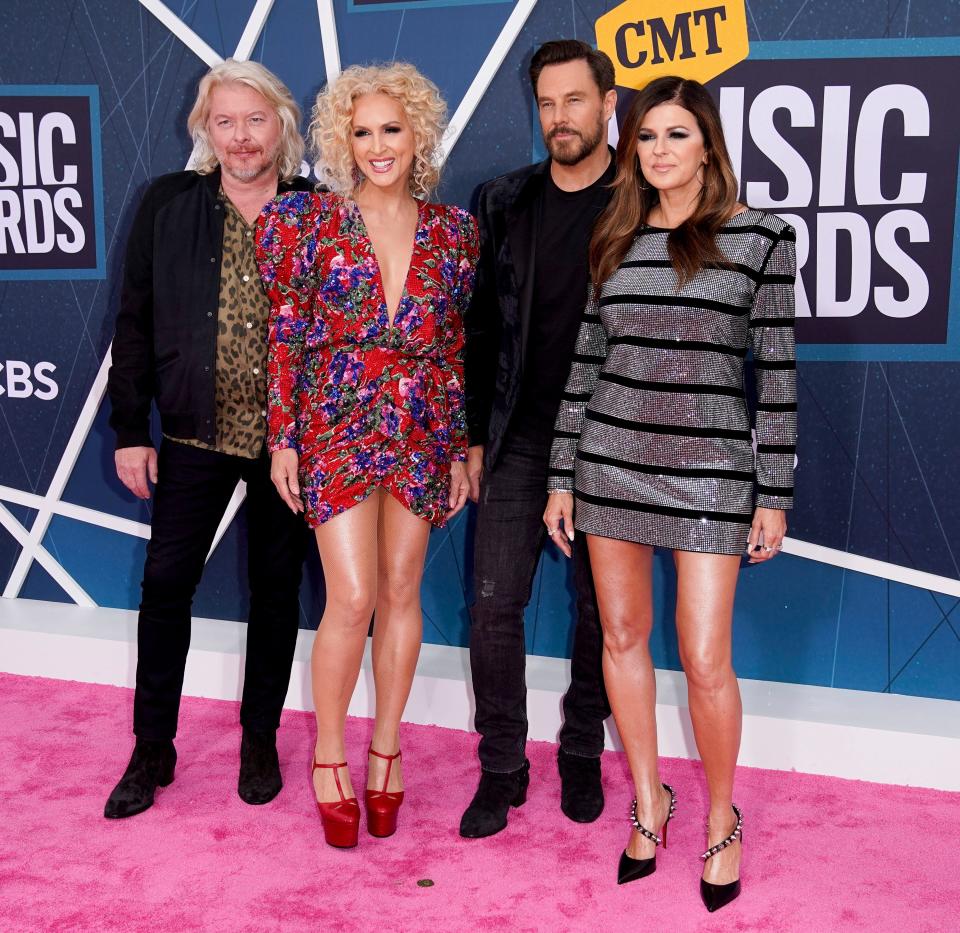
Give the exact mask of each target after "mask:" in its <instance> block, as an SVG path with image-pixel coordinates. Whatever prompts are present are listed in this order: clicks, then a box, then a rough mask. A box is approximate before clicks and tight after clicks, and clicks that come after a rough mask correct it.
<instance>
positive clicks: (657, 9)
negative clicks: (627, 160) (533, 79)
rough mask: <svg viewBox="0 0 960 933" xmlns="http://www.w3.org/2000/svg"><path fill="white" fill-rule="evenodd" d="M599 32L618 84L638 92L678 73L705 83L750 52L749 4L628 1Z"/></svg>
mask: <svg viewBox="0 0 960 933" xmlns="http://www.w3.org/2000/svg"><path fill="white" fill-rule="evenodd" d="M596 33H597V46H598V47H599V48H600V49H601V51H603V52H606V53H607V55H609V56H610V59H611V60H612V61H613V66H614V69H615V72H616V81H617V84H618V85H620V86H621V87H626V88H634V89H636V90H639V89H640V88H642V87H644V86H645V85H647V84H649V83H650V82H651V81H652V80H653V79H654V78H659V77H661V76H663V75H673V74H682V75H683V76H684V77H685V78H693V79H694V80H696V81H700V82H702V83H704V84H705V83H706V82H707V81H709V80H710V79H711V78H715V77H716V76H717V75H718V74H720V73H721V72H724V71H726V70H727V69H728V68H731V67H733V66H734V65H735V64H737V62H740V61H743V59H745V58H746V57H747V53H748V52H749V50H750V44H749V40H748V38H747V14H746V9H745V5H744V0H729V2H724V3H710V2H706V3H699V4H698V3H691V2H690V0H683V2H678V0H662V2H659V3H651V2H649V0H626V2H625V3H621V4H620V5H619V6H617V7H614V8H613V9H612V10H610V12H609V13H606V14H604V15H603V16H601V17H600V18H599V19H598V20H597V21H596Z"/></svg>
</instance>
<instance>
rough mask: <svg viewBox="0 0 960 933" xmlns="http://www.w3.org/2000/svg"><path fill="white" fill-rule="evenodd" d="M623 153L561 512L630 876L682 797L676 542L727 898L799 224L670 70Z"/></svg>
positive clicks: (560, 484) (562, 439) (699, 97)
mask: <svg viewBox="0 0 960 933" xmlns="http://www.w3.org/2000/svg"><path fill="white" fill-rule="evenodd" d="M617 163H618V170H617V177H616V180H615V181H614V194H613V199H612V200H611V202H610V206H609V207H608V208H607V210H606V212H605V213H604V214H603V215H602V217H601V218H600V220H599V222H598V224H597V228H596V230H595V232H594V236H593V242H592V243H591V255H590V271H591V280H592V282H593V283H594V285H593V287H592V291H591V294H590V297H589V301H588V303H587V308H586V312H585V314H584V317H583V323H582V325H581V328H580V334H579V338H578V342H577V348H576V355H575V357H574V362H573V366H572V369H571V371H570V376H569V379H568V381H567V385H566V389H565V392H564V396H563V401H562V402H561V405H560V411H559V413H558V415H557V421H556V426H555V436H554V443H553V449H552V453H551V464H550V467H551V469H550V480H549V485H550V490H551V493H552V495H551V496H550V501H549V505H548V507H547V510H546V512H545V514H544V522H545V523H546V526H547V531H548V533H549V534H550V536H551V538H552V540H553V541H554V542H555V543H556V544H557V545H558V546H559V547H560V548H561V550H563V551H564V553H566V554H568V555H569V552H570V547H569V540H572V538H573V534H574V526H575V527H576V529H577V530H578V531H580V532H581V533H585V534H586V535H587V543H588V546H589V551H590V562H591V565H592V566H593V574H594V581H595V584H596V589H597V599H598V603H599V607H600V616H601V621H602V624H603V630H604V658H603V666H604V679H605V681H606V686H607V692H608V694H609V696H610V704H611V706H612V708H613V713H614V716H615V717H616V722H617V729H618V731H619V733H620V736H621V739H622V740H623V745H624V749H625V751H626V753H627V757H628V760H629V763H630V769H631V773H632V776H633V781H634V785H635V789H636V801H635V803H634V808H633V812H632V815H631V822H632V824H633V827H634V831H633V833H632V835H631V838H630V841H629V844H628V845H627V848H626V851H625V852H624V853H623V855H622V856H621V860H620V867H619V880H620V882H621V883H623V882H626V881H633V880H635V879H637V878H641V877H644V876H645V875H649V874H651V873H652V872H653V871H654V869H655V867H656V861H655V853H656V847H657V846H658V845H660V844H661V842H663V843H665V842H666V826H667V822H668V821H669V819H670V817H671V816H672V815H673V811H674V806H675V799H674V796H673V791H672V790H671V789H670V788H669V787H668V786H667V785H663V784H662V783H661V781H660V777H659V773H658V769H657V739H656V718H655V712H654V710H655V704H656V683H655V679H654V671H653V662H652V660H651V657H650V652H649V644H648V642H649V636H650V630H651V626H652V621H653V606H652V582H651V577H652V574H651V569H652V556H653V548H654V547H666V548H670V549H671V550H672V551H673V554H674V562H675V565H676V569H677V609H676V624H677V634H678V641H679V648H680V658H681V661H682V663H683V668H684V671H685V673H686V678H687V685H688V691H689V708H690V715H691V719H692V721H693V729H694V736H695V738H696V741H697V748H698V751H699V753H700V757H701V759H702V761H703V765H704V771H705V773H706V778H707V784H708V788H709V793H710V811H709V814H708V818H707V851H706V852H704V854H703V856H702V858H703V860H704V863H705V864H704V873H703V879H702V881H701V886H700V888H701V896H702V897H703V900H704V903H705V905H706V906H707V908H708V909H709V910H711V911H712V910H716V909H717V908H719V907H722V906H723V905H724V904H726V903H729V901H731V900H733V898H734V897H736V896H737V894H739V892H740V881H739V874H740V873H739V869H740V836H741V815H740V811H739V809H737V807H735V806H734V805H733V778H734V769H735V767H736V761H737V754H738V751H739V745H740V728H741V718H742V717H741V706H740V693H739V689H738V687H737V680H736V675H735V674H734V671H733V667H732V664H731V625H732V618H733V600H734V591H735V589H736V582H737V575H738V571H739V568H740V555H741V554H742V553H743V552H744V551H746V552H747V554H748V556H749V560H750V562H752V563H755V562H759V561H765V560H769V559H770V558H772V557H774V556H775V555H776V554H777V553H778V552H779V550H780V543H781V541H782V539H783V536H784V534H785V532H786V519H785V512H786V510H787V509H789V508H790V507H791V505H792V496H793V462H794V453H795V449H796V383H795V369H796V365H795V362H794V343H793V316H794V304H793V283H794V276H795V271H796V270H795V265H796V263H795V249H794V244H795V237H794V232H793V230H792V228H791V227H790V226H789V225H788V224H786V223H785V222H784V221H783V220H781V219H780V218H779V217H776V216H775V215H773V214H766V213H764V212H762V211H758V210H750V209H748V208H745V207H744V206H743V205H741V204H738V203H737V200H736V199H737V188H738V186H737V181H736V178H735V176H734V173H733V169H732V167H731V164H730V159H729V156H728V154H727V150H726V146H725V144H724V140H723V132H722V128H721V124H720V116H719V113H718V112H717V108H716V105H715V104H714V102H713V100H712V98H711V97H710V95H709V94H708V93H707V91H706V90H705V89H704V88H703V86H702V85H700V84H698V83H697V82H695V81H687V80H684V79H681V78H660V79H658V80H657V81H654V82H652V83H651V84H650V85H648V86H647V88H646V89H644V90H643V91H642V92H641V93H639V94H638V95H637V96H636V97H635V98H634V101H633V104H632V105H631V107H630V110H629V112H628V115H627V118H626V120H625V122H624V124H623V129H622V135H621V137H620V143H619V146H618V150H617ZM748 351H750V352H752V356H753V372H754V379H755V385H756V396H757V404H756V420H755V430H756V445H755V446H754V445H752V443H751V422H750V415H749V413H748V410H747V402H746V394H745V391H744V360H745V357H746V356H747V353H748ZM574 503H575V504H576V507H575V509H574ZM574 514H575V521H574ZM568 539H569V540H568Z"/></svg>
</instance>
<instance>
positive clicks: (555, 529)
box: [547, 528, 560, 536]
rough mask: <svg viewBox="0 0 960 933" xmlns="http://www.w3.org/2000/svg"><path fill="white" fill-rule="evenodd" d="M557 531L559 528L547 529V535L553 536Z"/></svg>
mask: <svg viewBox="0 0 960 933" xmlns="http://www.w3.org/2000/svg"><path fill="white" fill-rule="evenodd" d="M559 530H560V529H559V528H548V529H547V534H548V535H551V536H552V535H555V534H556V533H557V532H558V531H559Z"/></svg>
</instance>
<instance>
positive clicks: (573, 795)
mask: <svg viewBox="0 0 960 933" xmlns="http://www.w3.org/2000/svg"><path fill="white" fill-rule="evenodd" d="M557 766H558V767H559V769H560V809H561V810H563V812H564V813H565V814H566V815H567V816H568V817H569V818H570V819H571V820H573V821H574V822H575V823H592V822H593V821H594V820H595V819H596V818H597V817H598V816H600V814H601V813H603V785H602V784H601V783H600V759H599V758H584V757H582V756H581V755H570V754H568V753H567V752H565V751H564V750H563V749H562V748H561V749H560V751H559V752H558V753H557Z"/></svg>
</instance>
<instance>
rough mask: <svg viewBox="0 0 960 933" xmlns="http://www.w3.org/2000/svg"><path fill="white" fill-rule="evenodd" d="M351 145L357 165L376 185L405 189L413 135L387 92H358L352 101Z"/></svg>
mask: <svg viewBox="0 0 960 933" xmlns="http://www.w3.org/2000/svg"><path fill="white" fill-rule="evenodd" d="M351 146H352V149H353V158H354V162H355V163H356V166H357V168H358V169H359V170H360V173H361V174H362V175H363V176H364V178H365V179H366V180H367V181H369V182H370V183H371V184H373V185H376V186H377V187H378V188H381V189H386V190H393V189H396V190H398V191H406V190H407V188H408V187H409V184H410V172H411V169H412V167H413V160H414V155H415V153H416V138H415V137H414V132H413V127H412V126H411V125H410V119H409V117H408V116H407V112H406V111H405V110H404V108H403V105H402V104H401V103H400V101H398V100H396V99H395V98H393V97H390V96H389V95H388V94H381V93H376V94H362V95H361V96H360V97H357V98H356V99H355V100H354V102H353V119H352V120H351Z"/></svg>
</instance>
